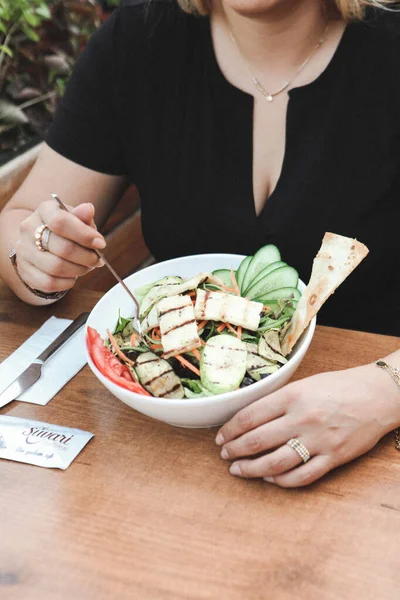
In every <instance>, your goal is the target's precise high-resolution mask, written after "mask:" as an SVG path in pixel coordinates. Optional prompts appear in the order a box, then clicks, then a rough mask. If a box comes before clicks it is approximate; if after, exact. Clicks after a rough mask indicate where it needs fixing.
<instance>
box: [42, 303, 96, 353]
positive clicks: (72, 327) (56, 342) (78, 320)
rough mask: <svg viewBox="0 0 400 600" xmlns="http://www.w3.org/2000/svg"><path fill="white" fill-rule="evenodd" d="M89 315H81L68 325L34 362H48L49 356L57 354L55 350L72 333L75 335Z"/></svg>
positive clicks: (86, 313)
mask: <svg viewBox="0 0 400 600" xmlns="http://www.w3.org/2000/svg"><path fill="white" fill-rule="evenodd" d="M89 314H90V313H88V312H85V313H81V314H80V315H79V317H77V318H76V319H75V321H72V323H71V325H68V327H67V328H66V329H65V330H64V331H63V332H62V333H60V335H59V336H58V337H57V338H56V339H55V340H54V342H53V343H52V344H50V346H48V347H47V348H46V350H44V351H43V352H42V354H39V356H38V357H37V358H36V360H37V361H42V363H45V362H46V360H48V359H49V358H50V356H52V355H53V354H54V352H57V350H58V349H59V348H61V346H62V345H63V344H65V342H66V341H67V340H68V339H69V338H70V337H71V336H72V335H74V333H76V332H77V331H78V329H80V328H81V327H82V325H84V324H85V323H86V321H87V319H88V316H89Z"/></svg>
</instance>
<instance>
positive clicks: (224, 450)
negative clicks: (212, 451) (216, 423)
mask: <svg viewBox="0 0 400 600" xmlns="http://www.w3.org/2000/svg"><path fill="white" fill-rule="evenodd" d="M221 458H224V459H225V458H229V454H228V450H227V449H226V448H222V450H221Z"/></svg>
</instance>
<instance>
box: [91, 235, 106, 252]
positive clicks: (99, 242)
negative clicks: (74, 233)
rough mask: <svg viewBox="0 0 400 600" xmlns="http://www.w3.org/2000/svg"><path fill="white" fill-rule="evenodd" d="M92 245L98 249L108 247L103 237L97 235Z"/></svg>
mask: <svg viewBox="0 0 400 600" xmlns="http://www.w3.org/2000/svg"><path fill="white" fill-rule="evenodd" d="M92 247H93V248H97V250H101V249H102V248H105V247H106V242H105V240H103V238H100V237H96V238H94V240H93V242H92Z"/></svg>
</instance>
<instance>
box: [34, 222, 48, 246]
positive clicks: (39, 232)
mask: <svg viewBox="0 0 400 600" xmlns="http://www.w3.org/2000/svg"><path fill="white" fill-rule="evenodd" d="M50 233H51V231H50V229H49V228H48V227H47V225H45V224H43V225H40V226H39V227H38V228H37V229H36V230H35V244H36V246H37V248H38V250H40V252H48V249H49V247H48V245H49V237H50Z"/></svg>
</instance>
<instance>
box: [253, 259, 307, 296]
mask: <svg viewBox="0 0 400 600" xmlns="http://www.w3.org/2000/svg"><path fill="white" fill-rule="evenodd" d="M250 266H251V265H250ZM298 281H299V275H298V273H297V271H296V270H295V269H293V267H279V269H275V271H272V272H271V273H269V274H268V275H266V276H265V277H263V278H262V279H260V281H257V283H255V284H254V285H252V286H251V287H250V288H249V289H248V290H247V291H246V296H247V297H248V298H250V299H251V300H252V299H253V298H257V297H258V296H264V295H265V294H268V292H272V290H277V289H279V288H283V287H293V288H295V287H297V283H298Z"/></svg>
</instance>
